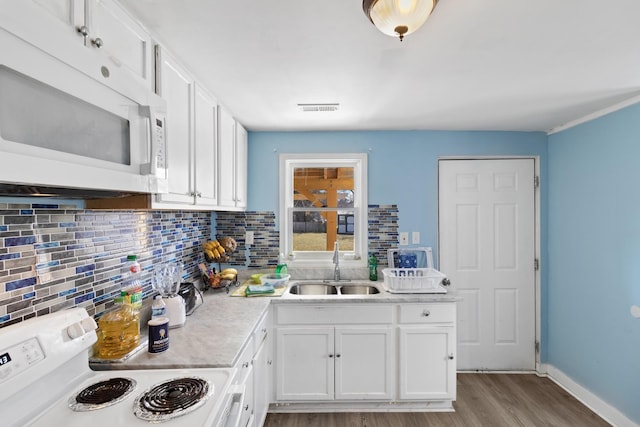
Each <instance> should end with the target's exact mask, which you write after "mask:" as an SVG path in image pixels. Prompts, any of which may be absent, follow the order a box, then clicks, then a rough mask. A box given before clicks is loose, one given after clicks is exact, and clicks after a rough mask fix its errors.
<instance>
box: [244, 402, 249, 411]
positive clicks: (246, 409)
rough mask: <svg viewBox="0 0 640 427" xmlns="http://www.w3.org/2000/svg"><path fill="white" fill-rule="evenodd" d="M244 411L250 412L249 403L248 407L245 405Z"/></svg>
mask: <svg viewBox="0 0 640 427" xmlns="http://www.w3.org/2000/svg"><path fill="white" fill-rule="evenodd" d="M244 410H245V411H248V410H249V404H248V403H247V404H246V405H244Z"/></svg>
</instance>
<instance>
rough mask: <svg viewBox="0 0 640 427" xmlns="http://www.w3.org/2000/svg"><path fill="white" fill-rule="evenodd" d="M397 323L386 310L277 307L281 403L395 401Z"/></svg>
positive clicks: (390, 310)
mask: <svg viewBox="0 0 640 427" xmlns="http://www.w3.org/2000/svg"><path fill="white" fill-rule="evenodd" d="M392 318H393V308H392V307H391V306H386V305H381V304H377V305H363V304H361V305H357V306H351V305H333V306H331V305H327V306H323V305H318V306H304V307H301V306H294V305H291V306H277V307H276V319H277V320H276V321H277V322H278V330H277V335H276V378H275V384H276V400H277V401H323V400H324V401H329V400H389V399H392V398H393V392H394V385H393V384H394V383H393V377H394V375H393V370H394V348H395V346H394V339H393V335H394V334H393V328H392V325H391V321H392ZM316 325H317V326H316ZM336 325H338V326H336Z"/></svg>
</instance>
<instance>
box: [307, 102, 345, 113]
mask: <svg viewBox="0 0 640 427" xmlns="http://www.w3.org/2000/svg"><path fill="white" fill-rule="evenodd" d="M339 105H340V104H298V108H299V109H300V111H305V112H316V113H317V112H321V111H338V106H339Z"/></svg>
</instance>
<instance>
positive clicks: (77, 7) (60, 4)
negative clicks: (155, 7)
mask: <svg viewBox="0 0 640 427" xmlns="http://www.w3.org/2000/svg"><path fill="white" fill-rule="evenodd" d="M0 8H1V9H3V13H2V14H0V26H1V27H3V28H5V29H7V30H9V31H10V32H12V33H14V34H16V35H17V36H19V37H21V38H22V39H24V40H26V41H28V42H29V43H31V44H33V45H35V46H37V47H39V48H41V49H42V50H44V51H45V52H47V53H49V54H51V55H53V56H54V57H56V58H58V59H60V60H62V61H64V62H66V63H68V64H69V65H71V66H75V67H77V68H78V69H80V70H81V71H83V72H85V73H87V74H89V75H91V76H93V77H96V78H99V79H101V81H103V82H104V83H105V84H107V85H111V84H112V83H113V85H115V86H118V85H120V86H121V85H126V84H131V81H132V80H133V81H136V82H138V83H140V84H142V85H144V86H145V87H146V88H147V89H149V90H151V89H153V85H154V81H153V62H152V61H153V54H152V50H151V49H152V43H151V37H150V35H149V34H148V33H147V32H146V31H145V30H144V28H143V27H142V26H141V25H140V24H138V23H137V22H136V21H135V20H133V19H132V18H131V17H130V16H129V15H128V14H127V13H126V12H125V11H124V10H123V9H122V8H121V7H120V6H119V5H118V4H117V3H116V2H115V1H113V0H20V1H18V0H0Z"/></svg>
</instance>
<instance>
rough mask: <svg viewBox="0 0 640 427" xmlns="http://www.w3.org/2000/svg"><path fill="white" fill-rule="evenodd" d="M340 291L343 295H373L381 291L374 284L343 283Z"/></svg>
mask: <svg viewBox="0 0 640 427" xmlns="http://www.w3.org/2000/svg"><path fill="white" fill-rule="evenodd" d="M340 293H341V294H343V295H373V294H379V293H380V291H379V290H378V288H376V287H375V286H373V285H343V286H341V287H340Z"/></svg>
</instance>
